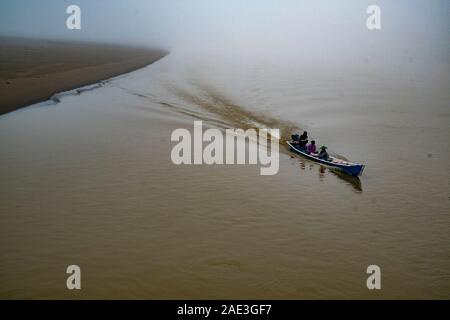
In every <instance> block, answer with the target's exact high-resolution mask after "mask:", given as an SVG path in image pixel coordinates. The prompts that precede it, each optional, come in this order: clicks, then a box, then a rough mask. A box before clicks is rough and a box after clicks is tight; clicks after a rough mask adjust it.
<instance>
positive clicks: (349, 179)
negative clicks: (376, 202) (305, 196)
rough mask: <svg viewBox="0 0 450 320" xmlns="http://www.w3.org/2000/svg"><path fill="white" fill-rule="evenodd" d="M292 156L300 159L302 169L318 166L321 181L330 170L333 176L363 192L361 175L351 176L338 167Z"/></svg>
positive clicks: (311, 168)
mask: <svg viewBox="0 0 450 320" xmlns="http://www.w3.org/2000/svg"><path fill="white" fill-rule="evenodd" d="M292 158H295V159H297V160H298V161H299V163H300V169H301V170H306V167H307V166H308V169H309V170H313V169H314V168H317V167H318V173H319V174H318V177H319V180H320V181H324V180H325V178H326V173H327V172H330V173H331V174H332V175H333V176H335V177H337V178H338V179H340V180H342V181H344V182H345V184H347V185H350V186H351V187H352V188H353V190H354V191H355V192H357V193H361V192H362V191H363V189H362V183H361V180H360V179H359V177H354V176H350V175H348V174H345V173H343V172H341V171H339V170H338V169H332V168H327V167H325V166H323V165H321V164H315V163H312V162H310V161H308V160H306V159H303V158H297V157H294V156H293V157H292Z"/></svg>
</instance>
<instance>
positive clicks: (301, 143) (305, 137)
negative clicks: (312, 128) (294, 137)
mask: <svg viewBox="0 0 450 320" xmlns="http://www.w3.org/2000/svg"><path fill="white" fill-rule="evenodd" d="M307 143H308V132H306V131H303V134H302V135H301V136H300V138H299V139H298V146H299V148H301V149H303V150H306V144H307Z"/></svg>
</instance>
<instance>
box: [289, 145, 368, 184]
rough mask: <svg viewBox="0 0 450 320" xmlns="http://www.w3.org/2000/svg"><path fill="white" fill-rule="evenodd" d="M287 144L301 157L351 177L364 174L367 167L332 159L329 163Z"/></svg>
mask: <svg viewBox="0 0 450 320" xmlns="http://www.w3.org/2000/svg"><path fill="white" fill-rule="evenodd" d="M286 143H287V144H288V145H289V147H290V148H291V151H293V152H295V153H298V154H300V155H302V156H303V157H305V158H307V159H309V160H311V161H314V162H318V163H321V164H323V165H326V166H329V167H332V168H337V169H339V170H341V171H343V172H345V173H347V174H349V175H351V176H355V177H357V176H360V175H361V174H362V172H363V171H364V168H365V166H364V165H362V164H355V163H350V162H347V161H343V160H339V159H335V158H332V157H331V161H327V160H322V159H319V158H318V157H316V156H313V155H310V154H307V153H306V152H304V151H302V150H300V149H297V147H295V146H294V145H292V144H291V142H290V141H286Z"/></svg>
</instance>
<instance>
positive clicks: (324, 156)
mask: <svg viewBox="0 0 450 320" xmlns="http://www.w3.org/2000/svg"><path fill="white" fill-rule="evenodd" d="M319 159H321V160H326V161H328V160H330V157H329V156H328V152H327V147H325V146H321V147H320V152H319Z"/></svg>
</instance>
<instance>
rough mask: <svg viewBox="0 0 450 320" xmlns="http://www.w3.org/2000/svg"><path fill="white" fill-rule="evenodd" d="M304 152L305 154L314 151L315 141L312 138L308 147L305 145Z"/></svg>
mask: <svg viewBox="0 0 450 320" xmlns="http://www.w3.org/2000/svg"><path fill="white" fill-rule="evenodd" d="M306 153H307V154H311V153H316V141H314V140H313V141H311V143H310V144H309V145H308V147H306Z"/></svg>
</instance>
